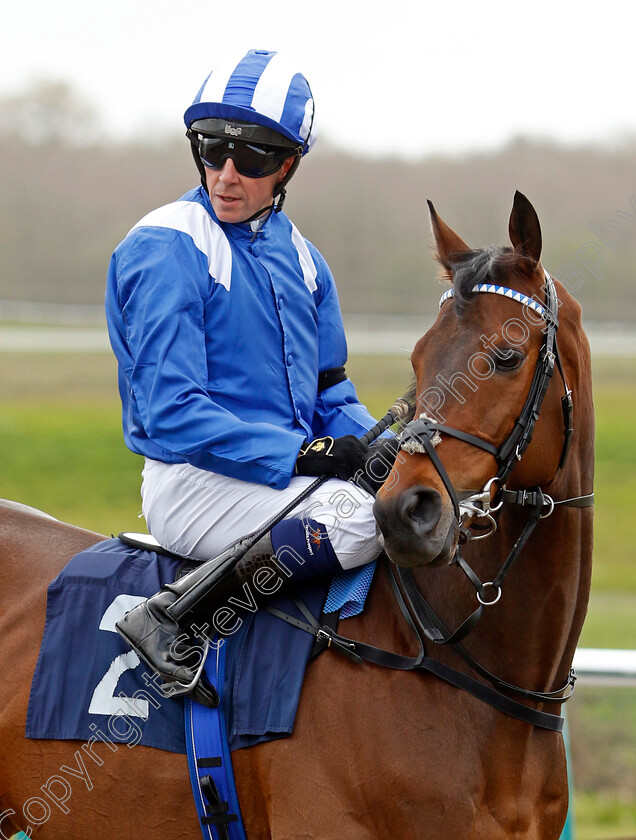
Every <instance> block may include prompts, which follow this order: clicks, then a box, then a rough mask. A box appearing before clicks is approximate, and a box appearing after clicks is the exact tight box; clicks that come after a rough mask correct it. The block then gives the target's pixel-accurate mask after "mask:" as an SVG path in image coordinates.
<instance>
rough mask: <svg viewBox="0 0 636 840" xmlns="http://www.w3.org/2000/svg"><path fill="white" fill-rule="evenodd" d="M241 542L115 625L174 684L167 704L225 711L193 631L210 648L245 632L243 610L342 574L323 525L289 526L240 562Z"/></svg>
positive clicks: (281, 526)
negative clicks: (291, 585)
mask: <svg viewBox="0 0 636 840" xmlns="http://www.w3.org/2000/svg"><path fill="white" fill-rule="evenodd" d="M276 535H277V536H278V539H276ZM272 541H274V544H272ZM242 542H244V541H239V542H238V543H236V544H235V545H234V546H231V547H230V548H229V549H228V550H227V551H225V552H224V553H223V554H221V555H220V556H219V557H215V558H214V559H213V560H210V561H208V562H207V563H202V564H201V565H200V566H198V567H197V568H196V569H194V570H193V571H191V572H189V573H188V574H187V575H184V576H183V577H182V578H180V579H179V580H177V581H175V582H174V583H170V584H166V585H165V586H164V587H163V588H162V589H161V590H160V591H159V592H158V593H157V594H156V595H153V596H152V597H151V598H148V599H147V600H146V601H143V602H142V603H141V604H139V605H138V606H137V607H135V608H134V609H132V610H130V612H128V613H126V615H125V616H124V617H123V618H121V619H120V620H119V621H118V622H117V623H116V625H115V627H116V628H117V632H118V633H119V634H120V636H122V637H123V638H124V639H125V640H126V641H127V642H128V644H129V645H130V646H131V647H132V648H133V650H135V651H136V653H137V654H138V655H139V656H140V657H141V658H142V659H143V660H144V661H145V662H147V663H148V665H150V667H151V668H152V669H153V670H155V671H156V672H157V673H158V674H159V676H160V677H161V678H162V680H163V681H164V682H165V683H166V684H167V685H166V695H167V696H170V695H173V696H174V695H180V694H189V695H191V697H192V698H193V699H194V700H196V701H197V702H199V703H202V704H203V705H204V706H210V707H212V708H214V707H216V706H218V704H219V697H218V694H217V692H216V690H215V689H214V687H213V686H212V685H211V684H210V682H209V680H208V679H207V677H206V676H205V673H204V672H203V660H204V654H203V648H202V647H201V644H200V643H198V642H190V641H189V633H188V631H190V633H191V634H194V635H196V636H198V637H199V638H204V639H206V643H208V644H209V639H210V638H212V637H214V636H215V635H216V634H217V633H218V634H219V635H221V636H222V635H230V634H231V633H232V632H233V629H237V628H238V626H239V624H238V623H237V622H238V621H239V620H238V616H237V613H239V612H240V607H242V608H243V610H248V611H252V612H253V611H254V610H255V609H256V608H257V606H258V605H259V604H260V603H261V602H262V601H263V600H264V599H266V598H267V597H268V596H271V595H275V594H277V593H278V592H279V591H280V590H281V588H282V587H283V585H284V584H287V583H288V582H289V581H290V580H291V579H292V578H293V580H294V582H296V581H299V580H302V579H306V578H308V577H316V576H320V575H325V574H334V573H335V572H337V571H340V565H339V564H338V561H337V559H336V556H335V554H334V552H333V549H332V548H331V544H330V543H329V539H328V537H327V535H326V533H325V532H324V528H323V526H321V525H318V524H317V523H313V522H310V521H306V522H301V521H300V520H286V521H283V522H281V523H279V524H278V525H277V526H275V527H274V528H273V529H272V532H271V535H266V536H264V537H262V538H261V539H260V540H259V541H258V542H257V543H256V544H255V545H254V546H252V548H250V549H248V551H247V553H246V554H245V555H244V556H243V557H242V558H241V559H240V560H238V561H237V560H236V557H237V555H238V554H240V551H241V544H242ZM275 547H278V552H277V553H276V556H274V555H275ZM307 561H308V562H307ZM290 567H291V568H290ZM233 605H234V606H233ZM237 605H238V606H239V609H236V606H237ZM220 607H223V608H225V609H222V610H219V608H220ZM217 610H219V612H218V613H216V611H217ZM202 628H203V630H202Z"/></svg>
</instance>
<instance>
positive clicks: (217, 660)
mask: <svg viewBox="0 0 636 840" xmlns="http://www.w3.org/2000/svg"><path fill="white" fill-rule="evenodd" d="M226 647H227V646H226V645H225V644H222V645H220V646H219V647H218V648H214V647H211V648H210V651H209V654H208V659H207V662H206V664H205V672H206V674H207V676H208V678H209V680H210V682H211V683H212V685H213V686H214V687H215V688H216V690H217V691H218V692H219V696H220V695H221V692H222V689H223V683H224V680H225V650H226ZM184 707H185V731H186V748H187V753H188V769H189V771H190V784H191V785H192V793H193V795H194V802H195V805H196V809H197V814H198V815H199V822H200V824H201V833H202V835H203V840H247V836H246V834H245V826H244V825H243V818H242V816H241V809H240V806H239V801H238V794H237V792H236V784H235V781H234V771H233V768H232V759H231V756H230V750H229V747H228V743H227V736H226V732H225V719H224V715H223V711H222V708H221V705H219V706H218V707H217V708H216V709H209V708H207V707H206V706H202V705H201V704H200V703H193V702H192V700H190V699H189V698H186V700H185V703H184Z"/></svg>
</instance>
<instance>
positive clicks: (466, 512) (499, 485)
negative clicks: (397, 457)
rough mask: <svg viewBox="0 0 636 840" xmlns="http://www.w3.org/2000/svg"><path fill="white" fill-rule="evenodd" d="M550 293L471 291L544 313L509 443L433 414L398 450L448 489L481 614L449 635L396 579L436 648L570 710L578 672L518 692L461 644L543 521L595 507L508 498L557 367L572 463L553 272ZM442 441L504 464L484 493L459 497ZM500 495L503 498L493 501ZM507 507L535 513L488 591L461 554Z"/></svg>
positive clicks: (403, 576) (409, 583)
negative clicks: (547, 687) (427, 466)
mask: <svg viewBox="0 0 636 840" xmlns="http://www.w3.org/2000/svg"><path fill="white" fill-rule="evenodd" d="M544 288H545V303H539V302H538V301H536V300H534V299H533V298H529V297H528V296H527V295H524V294H522V293H521V292H517V291H515V290H513V289H508V288H506V287H504V286H498V285H494V284H487V283H479V284H477V285H475V286H473V288H472V292H474V293H486V294H497V295H502V296H504V297H507V298H510V299H511V300H514V301H517V302H518V303H520V304H522V305H523V306H527V307H529V308H530V309H531V310H532V311H533V312H535V313H537V314H538V315H539V316H540V318H541V319H542V320H543V321H544V323H545V327H544V337H543V341H542V344H541V348H540V350H539V355H538V358H537V362H536V365H535V370H534V375H533V378H532V382H531V384H530V388H529V391H528V395H527V397H526V400H525V403H524V405H523V408H522V410H521V412H520V414H519V417H518V418H517V421H516V422H515V425H514V427H513V429H512V431H511V432H510V434H509V435H508V437H507V438H506V439H505V440H504V441H503V443H502V444H501V445H500V446H495V445H493V444H492V443H490V442H488V441H486V440H484V439H483V438H481V437H478V436H477V435H472V434H469V433H467V432H464V431H461V430H459V429H455V428H453V427H451V426H448V425H446V424H444V423H437V422H435V421H434V420H433V419H432V418H430V417H428V416H427V415H426V414H422V415H420V416H419V417H418V418H417V419H414V420H412V421H411V422H410V423H408V424H407V425H406V426H405V427H404V429H403V430H402V432H401V434H400V437H399V445H400V449H401V450H402V451H404V452H407V453H409V454H417V453H422V454H426V455H428V456H429V458H430V460H431V462H432V463H433V466H434V467H435V469H436V470H437V472H438V474H439V476H440V478H441V480H442V482H443V484H444V487H445V488H446V491H447V493H448V495H449V497H450V499H451V502H452V505H453V510H454V513H455V517H456V519H457V521H458V523H459V525H460V540H459V542H458V545H457V549H456V552H455V556H454V557H453V560H452V561H451V562H452V563H455V564H457V565H458V566H459V567H460V568H461V569H462V571H463V572H464V573H465V574H466V576H467V577H468V579H469V581H470V582H471V584H472V585H473V586H474V587H475V590H476V595H477V600H478V602H479V605H478V607H477V608H476V609H475V610H474V612H472V613H471V614H470V615H469V616H468V618H466V619H465V620H464V621H463V622H462V624H461V625H460V626H459V627H458V628H457V629H456V630H455V631H454V632H453V633H450V632H449V631H448V630H447V629H446V627H444V625H443V624H442V622H441V621H440V620H439V619H438V618H437V616H436V615H435V613H434V612H433V610H432V608H431V607H430V605H429V604H428V603H427V602H426V600H425V599H424V597H423V596H422V595H421V593H420V592H419V590H418V588H417V586H416V585H415V581H414V578H413V574H412V572H411V571H410V570H409V569H406V568H404V567H400V568H398V569H397V573H398V577H399V578H400V581H401V583H402V587H403V589H404V590H405V592H406V594H407V595H408V598H409V600H410V601H411V603H412V605H413V606H414V609H415V613H416V615H417V618H418V620H419V623H420V624H421V625H422V629H423V630H424V632H425V634H426V635H427V636H428V638H430V639H432V640H433V641H434V642H435V643H436V644H450V645H451V646H452V647H453V648H455V649H456V650H457V651H458V652H459V653H460V655H461V656H462V657H463V658H464V659H465V661H467V662H468V663H469V664H470V665H471V667H473V668H474V669H475V670H476V671H477V672H478V673H479V674H480V675H481V676H484V677H486V678H487V679H488V680H490V681H491V682H492V683H493V684H495V685H496V686H498V687H499V688H503V689H504V690H506V691H508V692H509V693H512V694H515V695H517V696H522V697H523V698H526V699H533V700H537V701H540V702H563V700H566V699H567V698H568V697H569V696H570V695H571V692H572V690H573V688H574V681H575V679H576V678H575V676H574V674H573V672H571V673H570V676H569V678H568V681H567V683H566V684H565V685H564V686H563V688H562V689H559V690H557V691H552V692H536V691H528V690H526V689H521V688H518V687H517V686H512V685H510V684H508V683H505V682H504V681H502V680H499V679H497V678H496V677H494V676H493V675H492V674H490V673H489V672H487V671H486V670H485V669H483V668H482V667H481V666H479V665H478V663H476V662H475V661H474V660H473V659H472V657H470V655H469V654H468V653H467V652H466V651H465V650H464V648H462V646H461V645H460V644H459V642H460V641H461V640H462V639H463V638H464V637H465V636H466V635H467V633H469V632H470V630H472V629H473V627H475V625H476V624H477V622H478V621H479V620H480V618H481V617H482V614H483V611H484V607H488V606H492V605H493V604H496V603H497V602H498V601H499V599H500V598H501V593H502V584H503V582H504V580H505V578H506V576H507V575H508V573H509V572H510V569H511V568H512V566H513V564H514V563H515V561H516V559H517V558H518V556H519V554H520V552H521V550H522V548H523V547H524V545H525V544H526V542H527V541H528V539H529V538H530V535H531V534H532V532H533V530H534V529H535V527H536V525H537V524H538V522H539V520H540V519H542V518H546V517H548V516H550V515H551V514H552V513H553V512H554V510H555V509H556V507H557V506H561V505H564V506H569V507H588V506H590V505H592V504H593V500H594V494H593V493H590V494H587V495H584V496H576V497H574V498H571V499H562V500H558V501H555V500H554V499H552V498H551V497H550V496H549V495H547V494H546V493H544V492H543V491H542V490H541V488H540V487H535V488H533V489H531V490H520V491H514V490H508V489H507V488H506V481H507V479H508V478H509V476H510V474H511V473H512V471H513V469H514V467H515V465H516V464H517V463H518V462H519V461H520V460H521V457H522V455H523V453H524V452H525V450H526V449H527V447H528V445H529V443H530V441H531V440H532V434H533V431H534V427H535V424H536V421H537V419H538V418H539V415H540V412H541V406H542V404H543V400H544V397H545V394H546V391H547V389H548V385H549V384H550V380H551V379H552V376H553V373H554V368H555V365H556V367H557V370H558V372H559V375H560V377H561V381H562V383H563V389H564V394H563V396H562V398H561V406H562V411H563V438H564V439H563V446H562V450H561V456H560V459H559V466H558V469H561V468H562V467H563V466H564V464H565V462H566V460H567V456H568V452H569V448H570V442H571V439H572V434H573V423H572V415H573V401H572V392H571V390H570V389H569V388H568V386H567V383H566V379H565V373H564V371H563V366H562V364H561V359H560V357H559V350H558V345H557V337H556V333H557V329H558V325H559V321H558V314H557V309H558V298H557V293H556V289H555V286H554V281H553V280H552V278H551V277H550V275H549V274H548V272H547V271H546V272H545V287H544ZM453 292H454V290H453V289H452V288H451V289H449V290H448V291H447V292H445V293H444V294H443V295H442V298H441V300H440V308H441V307H442V306H443V304H444V303H445V302H446V301H447V300H449V299H450V298H451V297H452V296H453ZM442 435H448V436H450V437H453V438H456V439H457V440H461V441H463V442H465V443H468V444H470V445H471V446H475V447H477V448H478V449H482V450H484V451H486V452H489V453H490V454H491V455H493V457H494V458H495V460H496V462H497V467H498V469H497V472H496V474H495V475H494V476H493V477H492V478H491V479H489V481H487V482H486V484H485V485H484V487H483V488H482V489H481V490H479V491H476V492H467V493H462V494H458V493H457V492H456V490H455V488H454V487H453V484H452V482H451V480H450V478H449V476H448V473H447V471H446V468H445V467H444V465H443V463H442V461H441V460H440V458H439V456H438V455H437V453H436V451H435V447H436V446H437V445H438V444H439V442H440V441H441V436H442ZM494 488H496V490H495V492H494V496H493V489H494ZM506 503H508V504H515V505H520V506H523V507H527V508H528V509H529V518H528V521H527V523H526V525H525V527H524V528H523V531H522V532H521V534H520V536H519V537H518V538H517V540H516V542H515V544H514V545H513V547H512V549H511V551H510V553H509V555H508V557H507V558H506V560H505V561H504V563H503V566H502V567H501V569H500V570H499V572H498V573H497V575H496V576H495V578H494V579H493V580H492V581H488V582H485V583H484V582H482V581H481V580H480V579H479V577H478V576H477V575H476V573H475V572H474V571H473V569H472V568H471V567H470V566H469V565H468V563H467V562H466V561H465V560H464V559H463V558H462V556H461V553H460V552H461V545H462V544H463V543H466V542H468V541H469V540H471V539H483V538H484V537H487V536H490V534H492V533H493V532H494V531H495V530H496V527H497V521H496V513H497V511H499V510H500V509H501V507H502V506H503V505H504V504H506ZM479 518H483V519H485V520H486V521H487V522H488V523H489V525H490V530H489V531H488V532H487V533H485V534H480V535H476V534H474V533H472V532H471V531H470V528H469V527H466V526H465V524H464V520H470V521H471V522H473V525H472V526H471V527H474V523H475V520H478V519H479ZM567 689H570V693H569V694H567V695H565V696H564V694H565V692H566V690H567Z"/></svg>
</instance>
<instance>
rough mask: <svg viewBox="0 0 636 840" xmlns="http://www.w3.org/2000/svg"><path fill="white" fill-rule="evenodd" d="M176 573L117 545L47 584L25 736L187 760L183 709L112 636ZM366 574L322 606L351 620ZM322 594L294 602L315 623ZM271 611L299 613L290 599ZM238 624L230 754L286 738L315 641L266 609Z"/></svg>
mask: <svg viewBox="0 0 636 840" xmlns="http://www.w3.org/2000/svg"><path fill="white" fill-rule="evenodd" d="M178 565H179V561H178V560H175V559H173V558H170V557H166V556H165V555H162V554H156V553H155V552H152V551H143V550H140V549H137V548H132V547H130V546H127V545H125V544H123V543H122V542H121V541H119V540H117V539H111V540H105V541H103V542H100V543H97V544H96V545H95V546H93V547H92V548H90V549H88V550H86V551H83V552H81V553H80V554H78V555H76V556H75V557H73V558H72V560H71V561H70V562H69V563H68V565H67V566H66V568H65V569H64V570H63V571H62V572H61V573H60V574H59V575H58V576H57V578H55V580H54V581H53V582H52V583H51V584H50V586H49V590H48V597H47V611H46V626H45V630H44V637H43V640H42V645H41V648H40V655H39V658H38V663H37V666H36V669H35V673H34V676H33V682H32V685H31V694H30V698H29V707H28V712H27V724H26V736H27V738H54V739H77V740H89V739H91V738H93V739H94V738H99V739H103V738H104V737H105V738H106V739H109V740H111V741H113V742H114V741H120V742H125V743H129V744H131V745H134V744H138V743H140V744H144V745H145V746H149V747H158V748H159V749H164V750H171V751H173V752H181V753H185V752H186V747H185V734H184V723H183V720H184V712H183V703H182V701H180V700H174V699H171V698H166V697H165V696H164V695H163V693H162V691H161V688H160V681H159V678H158V677H157V676H156V675H155V674H154V673H153V672H152V670H151V669H150V668H149V667H148V666H147V665H146V664H145V663H144V662H143V661H140V659H139V657H138V656H137V654H136V653H135V652H134V651H132V650H130V648H129V647H128V646H127V645H126V643H125V642H124V641H123V639H121V637H120V636H119V634H118V633H117V632H116V630H115V622H116V621H117V620H118V619H119V618H120V617H121V616H122V615H123V614H124V613H125V612H126V611H127V610H129V609H131V608H132V607H133V606H135V605H136V604H137V603H139V602H140V601H142V600H144V599H145V598H147V597H149V596H150V595H152V594H154V593H155V592H156V591H157V590H158V589H160V588H161V586H163V584H165V583H168V582H170V581H172V580H174V576H175V573H176V570H177V567H178ZM372 574H373V568H372V566H371V567H364V569H363V570H361V571H360V573H356V574H353V575H352V574H351V573H350V572H349V573H345V574H344V575H343V576H342V580H341V581H339V589H340V591H339V592H335V590H334V591H332V593H330V608H331V607H333V606H334V605H338V609H339V608H340V607H342V608H343V609H344V610H345V611H346V614H347V615H351V614H355V612H359V611H360V610H361V609H362V605H363V604H364V597H365V596H366V590H367V589H368V585H369V583H370V578H371V575H372ZM326 591H327V584H326V583H324V582H322V583H313V584H307V585H306V586H304V587H301V588H300V589H299V590H298V594H299V595H300V597H301V598H302V599H303V600H304V601H305V603H306V604H307V606H308V607H309V608H310V609H311V611H312V612H313V613H314V615H316V616H318V615H320V612H321V610H322V606H323V604H324V603H325V595H326ZM334 592H335V594H334ZM356 599H357V600H356ZM276 605H277V606H278V607H279V608H280V609H283V610H285V611H286V612H290V613H294V614H297V615H298V613H297V611H296V608H295V607H294V606H293V604H292V603H291V601H287V600H286V599H279V600H278V601H277V602H276ZM241 618H242V624H241V626H240V628H239V629H238V630H237V631H236V632H235V633H234V634H233V635H232V636H230V637H229V638H228V639H227V640H226V642H227V644H226V650H225V680H224V691H223V712H224V718H225V730H226V733H227V738H228V743H229V747H230V749H231V750H235V749H239V748H241V747H245V746H250V745H252V744H255V743H259V742H260V741H264V740H271V739H273V738H279V737H283V736H285V735H288V734H290V733H291V731H292V729H293V725H294V719H295V715H296V710H297V707H298V701H299V698H300V690H301V687H302V682H303V678H304V672H305V668H306V664H307V661H308V659H309V655H310V651H311V647H312V642H313V637H312V636H310V635H309V634H307V633H303V632H299V631H298V630H296V629H294V628H293V627H291V626H290V625H288V624H286V623H284V622H283V621H280V620H279V619H277V618H275V617H274V616H272V615H270V614H269V613H266V612H264V611H258V612H256V613H248V612H245V614H241Z"/></svg>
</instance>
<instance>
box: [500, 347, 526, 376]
mask: <svg viewBox="0 0 636 840" xmlns="http://www.w3.org/2000/svg"><path fill="white" fill-rule="evenodd" d="M500 354H501V355H500ZM524 359H525V356H524V355H523V353H522V352H521V351H520V350H513V349H512V348H510V349H507V350H506V351H504V352H502V351H501V350H500V351H499V353H498V354H497V357H496V359H495V367H496V368H497V370H499V371H502V372H503V373H507V372H509V371H512V370H518V368H520V367H521V364H522V362H523V360H524Z"/></svg>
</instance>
